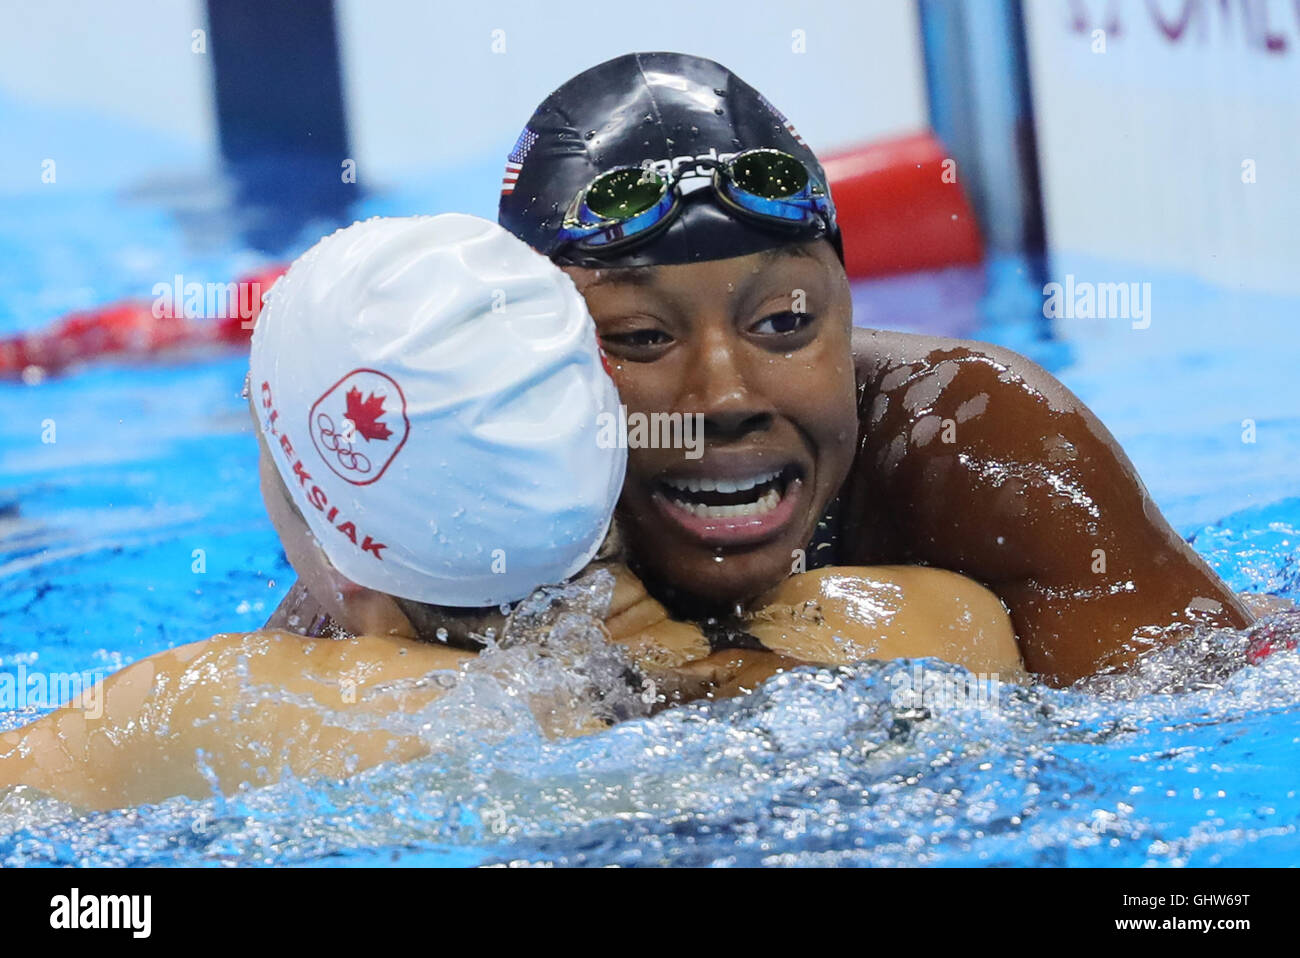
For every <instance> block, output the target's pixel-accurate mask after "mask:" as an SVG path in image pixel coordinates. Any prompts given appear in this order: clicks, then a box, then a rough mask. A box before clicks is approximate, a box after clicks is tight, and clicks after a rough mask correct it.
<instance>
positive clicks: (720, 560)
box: [713, 556, 727, 563]
mask: <svg viewBox="0 0 1300 958" xmlns="http://www.w3.org/2000/svg"><path fill="white" fill-rule="evenodd" d="M713 561H714V562H719V563H721V562H726V561H727V560H726V557H724V556H714V557H713Z"/></svg>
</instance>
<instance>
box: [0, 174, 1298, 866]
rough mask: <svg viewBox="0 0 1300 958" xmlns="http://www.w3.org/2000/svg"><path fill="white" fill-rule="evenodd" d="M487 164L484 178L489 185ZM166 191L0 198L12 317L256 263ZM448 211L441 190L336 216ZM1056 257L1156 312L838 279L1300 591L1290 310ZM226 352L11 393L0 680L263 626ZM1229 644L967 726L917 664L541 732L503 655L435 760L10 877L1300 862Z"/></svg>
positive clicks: (1277, 764)
mask: <svg viewBox="0 0 1300 958" xmlns="http://www.w3.org/2000/svg"><path fill="white" fill-rule="evenodd" d="M493 175H495V166H494V167H493V168H492V169H491V170H488V169H487V168H486V167H485V168H484V170H483V171H481V172H477V173H476V177H477V179H478V180H481V181H483V186H484V189H483V190H482V191H480V192H478V193H476V195H482V196H488V197H490V196H491V195H492V194H491V185H490V183H489V182H488V181H489V180H490V179H491V178H492V176H493ZM462 186H463V184H462ZM184 195H185V196H187V197H190V198H192V197H193V196H195V195H206V196H208V197H209V199H208V200H206V201H205V202H204V203H203V204H200V205H199V206H197V207H196V206H195V205H194V202H193V201H192V199H191V200H190V201H189V204H188V205H187V206H186V207H184V208H182V207H180V206H178V205H177V202H176V199H175V197H168V196H166V195H155V196H150V197H143V196H136V197H119V196H66V197H64V196H63V195H62V194H60V195H59V196H58V197H55V198H53V199H51V198H49V197H48V196H41V197H39V198H37V197H31V198H16V199H15V200H14V201H13V202H7V203H6V204H5V205H3V206H0V333H3V332H7V331H12V330H18V329H27V328H34V327H37V326H40V325H43V324H44V323H46V322H48V321H49V320H50V319H51V318H52V317H55V316H57V315H61V314H63V313H65V312H67V311H68V310H71V309H74V308H78V307H84V306H89V305H94V304H98V303H101V302H105V301H108V300H111V299H114V298H118V297H122V296H127V295H147V294H148V291H149V289H150V288H151V287H152V285H153V284H154V283H155V282H157V281H158V280H159V278H160V277H161V278H170V277H171V275H172V274H174V273H176V272H180V273H183V274H185V275H186V276H190V277H193V278H196V279H198V280H200V281H208V280H211V281H225V280H226V279H228V278H229V277H231V276H232V275H234V274H236V273H238V272H240V271H243V270H246V269H249V268H252V267H254V266H256V265H258V264H259V262H261V261H263V260H264V259H265V258H266V254H258V253H254V252H252V251H251V250H250V249H248V247H247V245H246V244H245V242H244V241H243V240H242V238H241V234H240V232H239V230H238V225H237V224H238V223H239V221H240V219H239V215H238V214H239V212H240V211H239V210H234V209H231V208H229V207H227V206H226V205H224V204H225V201H224V199H223V196H224V195H225V194H224V193H223V192H222V190H221V189H220V188H219V184H216V185H213V187H212V189H211V190H210V191H208V192H207V193H204V192H202V191H199V192H197V193H196V191H195V190H193V189H187V190H185V191H184ZM455 203H456V199H455V197H451V196H448V195H447V192H446V187H445V186H441V185H437V184H427V188H426V189H425V190H424V191H423V192H421V191H419V190H408V191H407V192H405V193H401V194H387V195H381V196H375V197H372V198H370V199H368V200H365V201H364V202H361V203H359V204H358V205H357V207H356V209H355V210H354V213H355V215H356V216H364V215H371V214H373V213H393V212H402V213H405V212H414V211H433V210H439V209H450V208H453V207H454V205H455ZM466 211H467V212H472V213H477V214H480V215H491V212H492V211H491V209H490V208H488V209H482V208H471V209H467V210H466ZM323 228H324V224H321V225H320V226H319V227H317V228H316V229H315V234H313V233H312V231H311V230H310V229H309V230H307V231H306V234H305V235H304V236H303V237H302V238H301V239H300V240H295V241H293V242H290V243H288V244H287V245H286V247H285V248H284V249H283V250H280V251H278V252H280V253H282V254H283V253H292V252H295V251H296V250H298V249H301V248H303V247H305V246H306V245H307V244H308V243H309V242H310V240H311V239H314V238H315V235H318V234H319V232H320V231H321V229H323ZM1058 268H1059V269H1064V268H1066V267H1063V266H1060V267H1053V268H1052V270H1051V272H1052V273H1053V274H1054V273H1055V271H1056V270H1057V269H1058ZM1068 268H1069V269H1070V270H1072V271H1074V272H1076V273H1078V274H1079V275H1080V276H1085V275H1086V276H1090V277H1092V278H1094V279H1096V280H1139V279H1140V280H1143V281H1149V282H1151V283H1152V290H1153V293H1152V316H1151V319H1152V322H1151V325H1150V327H1149V328H1147V329H1142V330H1135V329H1133V328H1132V327H1131V325H1130V324H1129V323H1128V322H1126V321H1123V320H1076V321H1071V320H1059V321H1056V322H1055V323H1054V324H1051V323H1049V322H1048V321H1047V320H1045V319H1044V318H1043V316H1042V295H1041V281H1042V278H1041V274H1040V273H1039V272H1038V271H1037V270H1036V269H1035V268H1032V267H1031V266H1030V264H1027V263H1022V262H1019V261H1016V260H997V261H995V262H993V263H991V264H990V265H989V267H988V268H985V269H979V270H954V271H949V272H945V273H940V274H933V275H927V276H918V277H907V278H903V279H897V280H890V281H888V282H883V283H874V284H870V285H864V286H860V287H859V288H858V289H857V291H856V297H857V299H856V303H857V317H858V321H859V322H861V323H863V324H871V325H880V326H888V327H897V328H906V329H923V330H932V331H938V332H947V333H950V334H956V335H963V336H970V337H974V338H980V339H987V340H990V341H993V342H998V343H1002V344H1005V345H1008V346H1010V347H1012V348H1015V349H1018V350H1020V351H1022V352H1024V353H1026V354H1028V355H1030V356H1031V357H1032V358H1034V359H1036V360H1037V361H1039V362H1040V363H1042V364H1044V365H1045V366H1047V367H1048V368H1049V369H1051V370H1052V371H1053V372H1055V373H1056V374H1057V375H1058V376H1059V377H1060V378H1061V379H1062V380H1063V381H1064V382H1065V383H1066V384H1067V385H1068V386H1070V387H1071V388H1072V389H1074V390H1075V391H1076V392H1077V393H1078V394H1079V395H1080V396H1081V397H1082V398H1083V399H1084V400H1085V401H1087V402H1088V403H1089V404H1090V405H1091V406H1092V407H1093V409H1094V410H1095V411H1096V412H1097V413H1098V415H1099V416H1100V417H1101V418H1102V420H1103V421H1104V422H1106V423H1107V425H1108V426H1109V427H1110V428H1111V429H1112V431H1113V432H1114V433H1115V434H1116V435H1117V437H1118V438H1119V439H1120V441H1121V442H1122V444H1123V445H1124V447H1125V449H1126V451H1127V452H1128V454H1129V455H1130V457H1131V458H1132V459H1133V461H1134V462H1135V464H1136V465H1137V466H1138V469H1139V471H1140V472H1141V474H1142V476H1143V478H1144V480H1145V481H1146V483H1147V485H1148V487H1149V489H1150V491H1151V493H1152V495H1153V496H1154V498H1155V499H1156V501H1157V502H1158V503H1159V504H1160V506H1161V507H1162V508H1163V509H1164V510H1165V512H1166V514H1167V515H1168V516H1169V517H1170V518H1171V520H1172V521H1173V522H1174V524H1175V525H1176V526H1177V528H1178V529H1179V530H1180V531H1181V532H1182V533H1183V534H1184V535H1186V536H1187V537H1189V538H1191V539H1192V541H1193V542H1194V543H1195V545H1196V547H1197V548H1198V549H1199V550H1200V552H1201V553H1202V554H1203V555H1204V556H1206V557H1207V559H1208V560H1209V561H1210V562H1211V563H1212V564H1213V565H1214V566H1215V567H1216V568H1217V569H1218V570H1219V571H1220V573H1221V574H1222V575H1223V576H1224V577H1225V578H1226V579H1227V580H1228V581H1229V583H1230V584H1231V585H1232V586H1233V588H1235V589H1237V590H1239V591H1244V592H1259V593H1268V594H1271V595H1274V596H1280V597H1283V598H1287V599H1292V600H1295V599H1300V498H1298V496H1300V377H1297V376H1296V369H1297V368H1300V335H1297V334H1296V332H1295V329H1294V321H1295V315H1296V308H1297V306H1300V303H1297V302H1295V301H1291V300H1284V299H1280V298H1275V297H1268V296H1264V295H1262V294H1254V293H1248V292H1244V291H1240V290H1223V289H1215V288H1211V287H1205V286H1202V285H1200V284H1199V283H1197V282H1196V281H1194V280H1191V279H1188V278H1186V277H1180V276H1175V275H1160V274H1159V273H1158V272H1156V271H1152V270H1150V269H1146V268H1139V267H1137V266H1134V265H1132V264H1122V263H1095V262H1092V263H1089V262H1072V263H1071V264H1070V265H1069V267H1068ZM244 368H245V363H244V359H243V358H242V357H241V356H238V355H230V354H221V355H210V356H206V357H200V358H190V359H189V360H187V361H183V362H182V361H177V362H172V363H167V364H152V365H125V364H116V365H101V366H95V367H92V368H87V369H83V370H80V371H74V372H72V373H70V374H68V375H65V376H61V377H56V378H51V379H47V380H45V381H43V382H38V383H34V384H22V383H13V382H6V383H3V384H0V402H2V403H3V410H4V415H3V416H0V621H3V625H4V628H3V630H0V669H3V670H7V671H10V672H12V671H14V670H16V669H18V668H19V667H22V668H24V669H28V670H33V671H36V670H40V671H44V672H72V671H77V672H92V673H94V672H107V671H111V670H113V669H115V668H117V667H119V666H121V665H123V664H125V663H127V662H130V661H132V660H135V659H137V658H140V657H142V656H145V655H148V654H150V653H152V652H155V651H157V650H160V649H163V648H167V647H169V646H172V645H176V644H180V643H184V642H189V641H193V640H196V639H199V638H203V637H206V636H208V635H210V634H212V633H214V632H217V631H241V630H248V629H252V628H255V627H257V626H258V625H259V624H260V623H261V622H262V621H264V619H265V618H266V616H267V614H268V613H269V611H270V610H271V609H273V608H274V607H275V605H276V604H277V602H278V601H279V599H280V598H281V597H282V595H283V594H284V592H285V590H286V589H287V587H288V585H289V583H290V581H291V579H292V573H291V570H290V569H289V567H288V565H287V563H286V561H285V558H284V556H283V554H282V552H281V551H280V548H279V545H278V542H277V540H276V537H275V535H274V533H273V532H272V530H271V527H270V525H269V523H268V522H267V520H266V519H265V517H264V515H263V512H262V506H261V502H260V498H259V495H258V492H257V485H256V475H255V470H254V468H253V466H254V462H255V441H254V437H253V433H252V432H251V429H250V426H249V422H248V416H247V411H246V407H245V405H244V403H243V400H242V399H241V398H240V387H241V385H242V379H243V372H244ZM1248 420H1249V421H1250V423H1251V424H1252V425H1253V432H1252V431H1249V430H1247V428H1246V426H1245V423H1246V421H1248ZM51 423H52V424H53V427H54V432H53V438H54V441H43V438H44V437H47V436H49V435H50V433H49V430H48V427H49V424H51ZM1248 433H1249V438H1250V439H1253V441H1243V440H1245V439H1246V438H1247V435H1248ZM200 550H201V551H200ZM199 555H201V556H202V557H203V561H202V563H196V558H197V557H198V556H199ZM200 565H201V567H202V570H201V571H198V567H199V566H200ZM1277 614H1278V616H1279V619H1278V625H1279V628H1280V629H1283V630H1288V631H1290V632H1291V633H1292V634H1297V633H1300V624H1298V623H1297V617H1296V616H1295V615H1294V614H1291V613H1286V612H1281V613H1277ZM1239 641H1240V639H1239V637H1236V636H1232V635H1226V634H1219V635H1208V636H1204V637H1202V639H1201V641H1199V642H1196V643H1192V644H1190V645H1188V646H1185V647H1181V648H1178V649H1175V650H1173V651H1172V652H1169V653H1167V654H1165V655H1163V656H1162V657H1161V658H1160V659H1159V660H1153V661H1152V662H1151V663H1149V665H1148V667H1147V668H1146V669H1145V670H1144V671H1143V672H1141V673H1140V674H1139V675H1138V676H1137V677H1136V678H1135V679H1134V680H1133V681H1131V682H1129V683H1111V684H1109V685H1107V686H1104V687H1100V688H1098V689H1093V690H1091V691H1083V690H1064V691H1061V690H1050V689H1045V688H1032V689H1026V690H1019V689H1011V688H1010V687H1006V686H1004V687H1002V688H1001V690H1000V694H999V695H998V697H997V699H996V707H995V708H985V709H975V710H956V709H943V708H937V709H931V710H929V712H923V711H919V710H915V709H909V708H907V707H906V706H905V705H902V706H900V704H899V701H898V697H897V695H896V692H897V690H898V688H899V687H900V685H902V684H906V682H907V681H908V678H909V676H911V675H913V674H914V673H913V671H912V670H913V669H914V664H913V663H907V662H894V663H886V664H870V665H864V666H861V667H859V668H855V669H851V670H842V671H840V672H836V673H826V672H817V671H814V670H811V669H809V670H802V671H799V672H796V673H793V674H790V675H785V676H781V677H778V678H777V679H775V680H773V681H772V682H770V683H769V684H768V685H767V686H766V687H764V688H763V689H761V690H760V691H759V692H757V693H756V694H754V695H752V696H749V697H747V698H745V699H742V700H737V701H732V702H726V703H716V704H703V705H698V706H691V707H687V708H680V709H675V710H671V711H669V712H666V713H663V714H660V715H658V716H656V717H654V718H650V719H636V720H632V721H628V722H624V723H622V724H620V725H617V726H615V727H613V728H611V729H609V730H608V731H606V732H603V733H600V734H597V735H593V736H589V737H586V738H581V739H576V740H559V741H552V740H549V739H548V738H546V736H545V735H543V734H542V731H541V729H540V728H539V727H538V725H537V723H536V721H535V720H534V719H533V718H532V717H531V714H530V713H529V712H528V711H527V710H526V709H525V708H523V707H521V706H520V704H519V703H520V701H521V700H523V699H526V698H528V697H529V696H534V697H536V696H547V695H552V694H556V693H555V689H556V688H559V687H560V686H563V685H564V677H563V676H558V677H557V676H556V675H553V674H552V675H545V676H542V675H540V674H538V673H534V672H530V663H528V662H524V661H519V660H515V659H511V658H510V657H509V654H507V653H501V658H500V659H498V660H496V661H492V657H491V656H488V657H487V659H488V661H487V662H486V664H485V665H484V666H483V667H482V669H481V670H480V671H479V672H478V673H476V674H475V675H474V676H473V678H472V680H471V681H467V682H465V683H463V684H462V685H460V686H458V687H457V689H455V690H454V691H453V692H452V693H451V694H450V695H449V696H448V697H447V698H446V699H444V700H443V701H442V702H440V703H439V705H438V707H437V709H436V711H435V712H434V713H431V714H430V715H427V716H422V717H421V718H422V720H424V721H426V722H427V725H428V728H429V732H428V734H429V736H430V737H431V739H432V740H434V742H435V743H436V745H437V746H438V750H437V751H436V753H435V755H434V756H433V757H431V758H429V759H426V760H424V761H421V762H417V763H413V764H411V765H407V766H403V767H399V768H390V769H376V770H374V771H372V772H370V773H367V774H365V775H362V776H360V777H358V778H357V779H354V780H350V781H347V782H302V781H288V782H285V783H283V784H282V785H280V786H277V787H274V788H271V789H266V790H262V791H260V792H250V793H246V794H243V795H240V796H238V797H235V798H230V799H221V798H215V797H214V798H212V799H209V800H206V801H191V800H183V799H177V800H173V801H169V802H165V803H162V804H160V805H157V806H149V807H143V808H137V809H131V810H127V811H121V812H114V813H105V814H94V815H77V814H74V813H72V812H71V811H70V810H69V809H67V808H64V807H61V806H59V805H57V804H55V803H51V802H43V801H35V802H33V801H30V800H27V799H20V798H16V797H14V796H9V797H0V864H4V865H41V864H129V865H148V864H190V865H205V864H207V865H230V864H249V865H251V864H261V863H278V864H314V865H321V864H323V865H361V864H364V865H375V864H379V865H389V864H392V865H424V864H457V865H468V864H479V863H494V862H517V863H555V864H583V865H602V864H615V863H617V864H663V863H676V864H696V865H751V864H807V865H817V864H832V863H843V864H863V865H873V864H874V865H915V864H939V865H964V864H1018V865H1039V864H1043V865H1148V864H1150V865H1213V864H1225V865H1265V864H1272V865H1280V864H1292V863H1294V862H1296V861H1297V860H1300V835H1298V833H1297V825H1298V824H1300V795H1298V794H1297V793H1298V791H1300V770H1298V769H1300V764H1298V763H1297V762H1296V756H1297V754H1298V753H1300V705H1297V702H1300V655H1297V654H1296V653H1294V652H1286V653H1279V654H1276V655H1274V656H1272V657H1271V658H1269V659H1268V660H1266V661H1265V662H1264V663H1263V664H1262V665H1260V666H1258V667H1251V668H1247V669H1244V670H1242V671H1240V672H1237V673H1235V674H1232V675H1229V676H1226V677H1221V676H1211V677H1210V679H1208V680H1206V681H1198V678H1200V677H1203V676H1206V675H1209V673H1208V671H1207V668H1206V666H1205V665H1204V662H1205V661H1206V659H1207V658H1208V657H1210V656H1211V655H1212V653H1213V652H1215V651H1216V650H1218V649H1222V648H1225V647H1228V646H1231V645H1233V643H1235V642H1239ZM926 668H927V669H928V670H930V672H931V673H933V674H935V675H939V676H941V677H942V676H952V677H957V678H960V677H961V676H960V674H959V670H956V669H953V668H950V667H947V666H943V665H941V664H937V663H927V664H926ZM548 683H549V684H548ZM580 686H581V682H580V681H578V682H577V683H576V685H575V686H574V687H580ZM1186 687H1191V690H1190V691H1185V692H1182V693H1180V694H1173V693H1171V692H1170V691H1169V690H1170V689H1173V688H1186ZM511 693H518V694H511ZM32 714H33V712H32V711H31V710H27V711H25V712H8V713H5V714H3V715H0V728H11V727H14V726H16V725H18V724H21V723H22V722H24V721H26V720H28V719H30V717H31V716H32Z"/></svg>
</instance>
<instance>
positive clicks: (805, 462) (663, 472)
mask: <svg viewBox="0 0 1300 958" xmlns="http://www.w3.org/2000/svg"><path fill="white" fill-rule="evenodd" d="M565 271H566V272H567V273H569V275H570V276H572V277H573V280H574V282H575V283H576V284H577V286H578V289H579V290H580V291H581V292H582V293H583V295H584V297H585V298H586V301H587V307H588V309H589V310H590V312H591V315H592V317H593V318H594V319H595V321H596V328H597V332H598V334H599V336H600V340H601V345H602V346H603V347H604V350H605V352H606V354H607V355H608V357H609V362H610V367H611V369H612V372H613V375H614V381H615V383H616V384H617V385H618V390H619V396H620V399H621V400H622V402H623V403H624V404H625V405H626V406H627V411H628V417H629V426H630V428H629V436H630V437H632V436H633V435H634V432H633V430H632V428H631V425H632V424H633V423H634V422H635V420H634V418H633V417H638V418H640V417H644V418H645V420H646V421H652V422H653V420H651V418H650V417H652V416H653V415H654V414H664V413H667V414H673V413H680V414H683V415H691V414H699V415H700V416H702V417H703V420H702V421H703V426H704V430H703V432H704V443H703V454H702V455H699V454H698V453H699V450H698V448H697V449H694V450H692V449H689V448H687V449H683V448H675V449H664V448H631V449H629V458H628V471H627V479H626V481H625V482H624V485H623V494H622V498H621V499H620V500H619V506H618V516H619V520H620V522H621V523H622V524H623V529H624V532H625V535H626V541H627V545H628V549H629V551H630V553H631V555H632V558H633V561H634V562H635V563H636V564H637V565H638V566H639V567H640V568H641V569H642V570H643V572H644V573H646V574H648V575H650V576H651V577H653V578H655V579H658V580H659V581H660V582H661V583H663V584H664V585H666V586H668V587H671V588H673V589H675V590H677V591H678V592H679V593H680V594H681V595H683V596H684V597H688V598H690V599H692V600H695V601H697V602H703V603H705V604H710V605H711V604H721V603H727V604H731V603H735V602H742V601H745V600H748V599H751V598H754V597H755V596H757V595H758V594H759V593H760V592H763V591H764V590H766V589H768V588H771V587H772V586H774V585H775V584H776V583H778V582H779V581H780V580H781V579H782V578H783V577H784V576H786V575H788V574H789V573H790V571H791V567H792V565H793V564H794V563H795V557H796V550H802V549H805V548H807V545H808V542H809V539H810V538H811V537H812V534H813V531H814V529H815V527H816V524H817V520H818V519H820V518H821V516H822V514H823V513H824V512H825V510H826V507H827V506H828V505H829V503H830V501H831V500H832V499H833V498H834V496H835V494H836V493H837V492H838V491H839V487H840V485H841V483H842V482H843V481H844V478H845V476H846V475H847V474H848V470H849V466H850V464H851V461H852V456H853V451H854V448H855V442H856V438H857V426H858V422H857V412H856V405H855V391H854V374H853V363H852V356H851V351H850V335H849V334H850V329H851V325H852V306H851V301H850V296H849V287H848V281H847V279H846V278H845V275H844V270H843V267H842V266H841V265H840V262H839V260H838V259H837V258H836V256H835V253H834V251H833V250H832V249H831V247H830V244H829V243H827V242H826V241H824V240H818V241H815V242H812V243H807V244H803V245H797V246H796V245H792V246H787V247H783V248H781V249H779V250H774V251H770V252H766V253H755V254H753V255H750V256H740V257H735V258H732V259H724V260H715V261H712V262H705V263H692V264H688V265H680V266H654V267H639V268H623V269H606V270H594V269H584V268H580V267H569V268H566V270H565ZM638 414H639V415H638ZM629 445H633V442H632V441H631V440H630V441H629Z"/></svg>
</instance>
